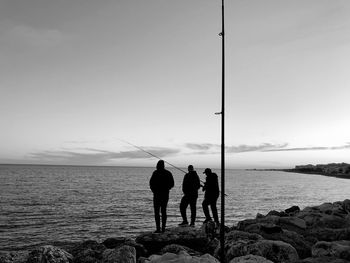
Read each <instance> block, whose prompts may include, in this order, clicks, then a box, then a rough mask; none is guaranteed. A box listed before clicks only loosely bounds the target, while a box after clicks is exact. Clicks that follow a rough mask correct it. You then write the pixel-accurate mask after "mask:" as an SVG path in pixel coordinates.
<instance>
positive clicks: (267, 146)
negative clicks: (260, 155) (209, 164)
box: [226, 143, 288, 153]
mask: <svg viewBox="0 0 350 263" xmlns="http://www.w3.org/2000/svg"><path fill="white" fill-rule="evenodd" d="M287 145H288V143H283V144H272V143H262V144H259V145H246V144H241V145H238V146H230V147H226V151H227V152H228V153H242V152H266V151H271V150H278V149H281V148H284V147H286V146H287Z"/></svg>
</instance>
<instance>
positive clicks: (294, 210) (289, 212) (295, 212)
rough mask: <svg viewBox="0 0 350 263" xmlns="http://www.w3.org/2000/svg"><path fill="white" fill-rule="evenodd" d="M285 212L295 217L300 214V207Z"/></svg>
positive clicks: (294, 206)
mask: <svg viewBox="0 0 350 263" xmlns="http://www.w3.org/2000/svg"><path fill="white" fill-rule="evenodd" d="M284 212H285V213H286V214H288V215H289V216H294V215H295V214H297V213H299V212H300V208H299V206H296V205H293V206H292V207H290V208H287V209H286V210H284Z"/></svg>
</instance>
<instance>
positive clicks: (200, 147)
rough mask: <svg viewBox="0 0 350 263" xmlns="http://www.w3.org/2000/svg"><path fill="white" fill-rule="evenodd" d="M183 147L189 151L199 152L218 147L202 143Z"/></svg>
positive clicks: (187, 144)
mask: <svg viewBox="0 0 350 263" xmlns="http://www.w3.org/2000/svg"><path fill="white" fill-rule="evenodd" d="M185 146H186V147H187V148H189V149H191V150H200V151H206V150H210V149H212V148H215V147H218V145H216V144H210V143H204V144H199V143H186V144H185Z"/></svg>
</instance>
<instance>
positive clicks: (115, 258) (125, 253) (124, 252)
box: [102, 245, 136, 263]
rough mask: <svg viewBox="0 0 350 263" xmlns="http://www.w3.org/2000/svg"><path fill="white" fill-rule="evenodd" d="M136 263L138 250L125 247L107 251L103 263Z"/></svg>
mask: <svg viewBox="0 0 350 263" xmlns="http://www.w3.org/2000/svg"><path fill="white" fill-rule="evenodd" d="M115 262H123V263H136V249H135V248H134V247H131V246H126V245H123V246H121V247H118V248H115V249H106V250H105V251H103V253H102V263H115Z"/></svg>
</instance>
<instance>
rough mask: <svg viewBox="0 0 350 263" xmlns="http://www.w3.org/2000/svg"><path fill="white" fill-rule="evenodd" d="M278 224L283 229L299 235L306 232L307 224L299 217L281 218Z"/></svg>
mask: <svg viewBox="0 0 350 263" xmlns="http://www.w3.org/2000/svg"><path fill="white" fill-rule="evenodd" d="M278 224H279V225H280V226H281V227H282V228H283V229H287V230H289V231H294V232H297V233H299V234H302V233H304V232H305V229H306V222H305V220H303V219H301V218H298V217H281V218H280V220H279V221H278Z"/></svg>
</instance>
